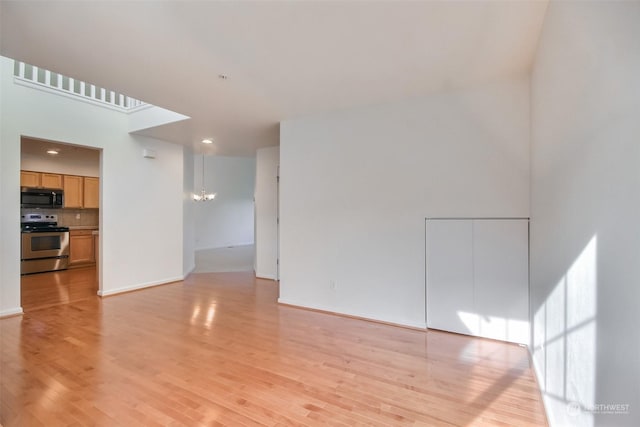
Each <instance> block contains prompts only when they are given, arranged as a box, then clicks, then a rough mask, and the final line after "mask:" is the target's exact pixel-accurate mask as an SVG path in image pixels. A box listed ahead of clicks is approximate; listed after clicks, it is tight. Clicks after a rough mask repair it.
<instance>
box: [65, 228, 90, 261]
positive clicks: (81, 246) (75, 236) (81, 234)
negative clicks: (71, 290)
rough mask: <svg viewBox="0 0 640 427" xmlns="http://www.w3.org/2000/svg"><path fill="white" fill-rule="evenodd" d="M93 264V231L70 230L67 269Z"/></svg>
mask: <svg viewBox="0 0 640 427" xmlns="http://www.w3.org/2000/svg"><path fill="white" fill-rule="evenodd" d="M95 262H96V253H95V242H94V236H93V230H71V231H70V232H69V267H75V266H86V265H90V264H95Z"/></svg>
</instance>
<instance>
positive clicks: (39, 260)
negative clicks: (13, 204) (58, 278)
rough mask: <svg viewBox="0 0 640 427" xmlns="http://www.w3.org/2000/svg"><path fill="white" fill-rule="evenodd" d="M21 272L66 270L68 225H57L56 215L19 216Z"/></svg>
mask: <svg viewBox="0 0 640 427" xmlns="http://www.w3.org/2000/svg"><path fill="white" fill-rule="evenodd" d="M20 229H21V231H22V244H21V248H22V256H21V257H20V258H21V259H20V274H23V275H24V274H31V273H42V272H45V271H56V270H66V269H67V267H68V265H69V227H60V226H58V215H45V214H33V213H32V214H25V215H22V217H21V219H20Z"/></svg>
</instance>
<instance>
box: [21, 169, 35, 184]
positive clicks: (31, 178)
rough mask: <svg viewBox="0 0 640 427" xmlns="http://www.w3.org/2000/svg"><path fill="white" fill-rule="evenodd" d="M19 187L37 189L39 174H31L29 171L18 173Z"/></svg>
mask: <svg viewBox="0 0 640 427" xmlns="http://www.w3.org/2000/svg"><path fill="white" fill-rule="evenodd" d="M20 186H21V187H39V186H40V173H39V172H31V171H20Z"/></svg>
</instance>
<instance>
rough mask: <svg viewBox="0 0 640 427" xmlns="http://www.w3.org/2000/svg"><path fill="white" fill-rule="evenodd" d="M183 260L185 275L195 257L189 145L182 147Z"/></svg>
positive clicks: (193, 208) (192, 167)
mask: <svg viewBox="0 0 640 427" xmlns="http://www.w3.org/2000/svg"><path fill="white" fill-rule="evenodd" d="M182 163H183V174H182V175H183V176H182V179H183V186H182V189H183V201H182V212H183V225H182V227H183V228H182V242H183V254H182V256H183V260H182V273H183V274H184V275H185V276H187V275H188V274H189V273H191V271H193V269H194V268H195V267H196V258H195V243H196V241H195V206H194V204H195V202H194V201H193V199H192V196H193V191H194V185H193V183H194V164H193V150H192V149H191V148H190V147H186V146H185V147H184V148H183V162H182Z"/></svg>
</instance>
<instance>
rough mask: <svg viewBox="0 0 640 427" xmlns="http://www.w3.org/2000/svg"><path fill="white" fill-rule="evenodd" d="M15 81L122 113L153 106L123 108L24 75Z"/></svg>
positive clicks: (15, 77) (17, 77) (143, 105)
mask: <svg viewBox="0 0 640 427" xmlns="http://www.w3.org/2000/svg"><path fill="white" fill-rule="evenodd" d="M13 78H14V82H15V84H17V85H21V86H26V87H30V88H32V89H37V90H41V91H43V92H48V93H52V94H55V95H60V96H64V97H66V98H70V99H75V100H76V101H81V102H86V103H88V104H91V105H95V106H97V107H102V108H107V109H109V110H115V111H120V112H121V113H126V114H130V113H135V112H136V111H140V110H144V109H146V108H150V107H153V105H151V104H146V103H145V104H142V105H139V106H137V107H133V108H123V107H120V106H119V105H115V104H110V103H108V102H105V101H100V100H97V99H91V98H89V97H87V96H84V95H79V94H77V93H75V92H68V91H66V90H64V89H58V88H54V87H49V86H46V85H44V84H42V83H40V82H34V81H31V80H29V79H25V78H23V77H20V76H14V77H13Z"/></svg>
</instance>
